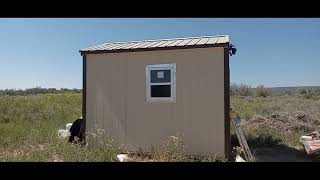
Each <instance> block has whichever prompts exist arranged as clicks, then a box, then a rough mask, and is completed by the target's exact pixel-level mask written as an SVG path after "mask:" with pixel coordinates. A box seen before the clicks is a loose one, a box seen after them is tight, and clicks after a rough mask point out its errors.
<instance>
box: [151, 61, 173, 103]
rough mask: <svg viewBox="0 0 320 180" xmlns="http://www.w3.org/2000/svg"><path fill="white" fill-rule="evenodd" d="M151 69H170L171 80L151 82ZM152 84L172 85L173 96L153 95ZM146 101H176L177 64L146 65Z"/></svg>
mask: <svg viewBox="0 0 320 180" xmlns="http://www.w3.org/2000/svg"><path fill="white" fill-rule="evenodd" d="M151 70H170V72H171V82H165V83H151V78H150V77H151V76H150V71H151ZM151 85H171V97H151V88H150V87H151ZM146 101H147V102H166V103H175V102H176V64H175V63H172V64H149V65H146Z"/></svg>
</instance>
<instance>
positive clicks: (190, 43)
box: [80, 35, 229, 54]
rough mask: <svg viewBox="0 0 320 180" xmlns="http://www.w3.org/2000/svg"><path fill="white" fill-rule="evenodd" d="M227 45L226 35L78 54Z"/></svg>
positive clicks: (134, 43) (107, 46) (116, 44)
mask: <svg viewBox="0 0 320 180" xmlns="http://www.w3.org/2000/svg"><path fill="white" fill-rule="evenodd" d="M227 44H229V36H228V35H215V36H202V37H187V38H174V39H158V40H144V41H129V42H114V43H104V44H100V45H97V46H92V47H88V48H84V49H81V50H80V53H84V54H86V53H98V52H105V53H108V52H129V51H140V50H141V51H143V50H156V49H157V50H161V49H177V48H196V47H212V46H219V45H220V46H224V45H227Z"/></svg>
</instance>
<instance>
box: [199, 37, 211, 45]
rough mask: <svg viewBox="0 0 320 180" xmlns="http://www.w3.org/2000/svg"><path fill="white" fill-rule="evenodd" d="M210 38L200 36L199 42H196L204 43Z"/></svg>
mask: <svg viewBox="0 0 320 180" xmlns="http://www.w3.org/2000/svg"><path fill="white" fill-rule="evenodd" d="M209 39H210V38H201V39H200V41H199V42H197V45H202V44H206V42H207V41H208V40H209Z"/></svg>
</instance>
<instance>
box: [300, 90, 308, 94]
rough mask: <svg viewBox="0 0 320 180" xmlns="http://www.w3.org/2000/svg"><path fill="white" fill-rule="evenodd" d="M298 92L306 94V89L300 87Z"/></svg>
mask: <svg viewBox="0 0 320 180" xmlns="http://www.w3.org/2000/svg"><path fill="white" fill-rule="evenodd" d="M299 93H300V94H307V90H305V89H301V90H300V91H299Z"/></svg>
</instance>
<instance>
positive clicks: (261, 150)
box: [231, 134, 320, 162]
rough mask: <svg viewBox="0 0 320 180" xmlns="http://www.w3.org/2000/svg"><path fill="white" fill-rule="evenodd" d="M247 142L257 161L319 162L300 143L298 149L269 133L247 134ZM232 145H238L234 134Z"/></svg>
mask: <svg viewBox="0 0 320 180" xmlns="http://www.w3.org/2000/svg"><path fill="white" fill-rule="evenodd" d="M247 142H248V145H249V147H250V150H251V152H252V154H253V156H254V157H255V158H256V160H257V161H258V162H314V161H315V162H319V161H320V160H319V159H314V158H310V157H309V156H308V155H307V154H306V152H305V150H304V149H303V147H302V145H301V148H300V149H296V148H293V147H289V146H287V145H285V144H283V143H282V141H281V139H277V138H274V137H272V136H271V135H268V136H263V137H253V136H248V137H247ZM231 144H232V146H233V147H236V146H240V145H239V142H238V139H237V137H236V135H235V134H233V135H231Z"/></svg>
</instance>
